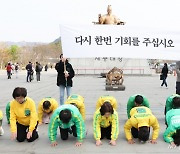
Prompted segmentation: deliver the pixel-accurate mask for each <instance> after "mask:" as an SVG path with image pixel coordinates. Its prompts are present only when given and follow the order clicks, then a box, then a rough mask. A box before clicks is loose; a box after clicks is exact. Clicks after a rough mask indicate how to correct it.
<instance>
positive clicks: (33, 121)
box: [10, 97, 38, 132]
mask: <svg viewBox="0 0 180 154" xmlns="http://www.w3.org/2000/svg"><path fill="white" fill-rule="evenodd" d="M37 121H38V116H37V112H36V106H35V103H34V101H33V100H32V99H31V98H29V97H26V98H25V102H24V103H23V104H20V103H18V102H17V101H16V100H15V99H14V100H12V101H11V107H10V126H11V132H16V131H17V127H16V122H18V123H20V124H22V125H24V126H29V131H30V132H32V131H33V130H34V129H35V126H36V125H37Z"/></svg>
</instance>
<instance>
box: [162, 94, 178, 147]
mask: <svg viewBox="0 0 180 154" xmlns="http://www.w3.org/2000/svg"><path fill="white" fill-rule="evenodd" d="M173 106H174V107H175V109H171V110H169V111H168V112H167V113H166V122H167V126H168V127H167V129H166V131H165V132H164V134H163V137H164V141H165V142H167V143H170V145H171V147H176V146H179V145H180V119H179V117H180V97H175V98H174V99H173Z"/></svg>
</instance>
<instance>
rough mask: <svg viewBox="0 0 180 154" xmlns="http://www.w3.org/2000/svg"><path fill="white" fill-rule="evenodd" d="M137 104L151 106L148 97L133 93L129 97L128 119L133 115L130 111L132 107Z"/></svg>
mask: <svg viewBox="0 0 180 154" xmlns="http://www.w3.org/2000/svg"><path fill="white" fill-rule="evenodd" d="M137 106H146V107H148V108H149V101H148V99H147V98H146V97H145V96H143V95H140V94H136V95H133V96H131V97H130V98H129V100H128V102H127V116H128V119H129V118H130V117H131V116H130V111H131V109H132V108H134V107H137Z"/></svg>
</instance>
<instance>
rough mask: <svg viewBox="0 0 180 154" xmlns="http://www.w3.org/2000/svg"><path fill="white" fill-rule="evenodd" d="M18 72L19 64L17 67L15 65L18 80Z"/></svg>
mask: <svg viewBox="0 0 180 154" xmlns="http://www.w3.org/2000/svg"><path fill="white" fill-rule="evenodd" d="M18 71H19V64H18V63H16V65H15V73H16V78H18Z"/></svg>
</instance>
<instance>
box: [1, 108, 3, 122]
mask: <svg viewBox="0 0 180 154" xmlns="http://www.w3.org/2000/svg"><path fill="white" fill-rule="evenodd" d="M2 119H3V113H2V111H1V110H0V120H2Z"/></svg>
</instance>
